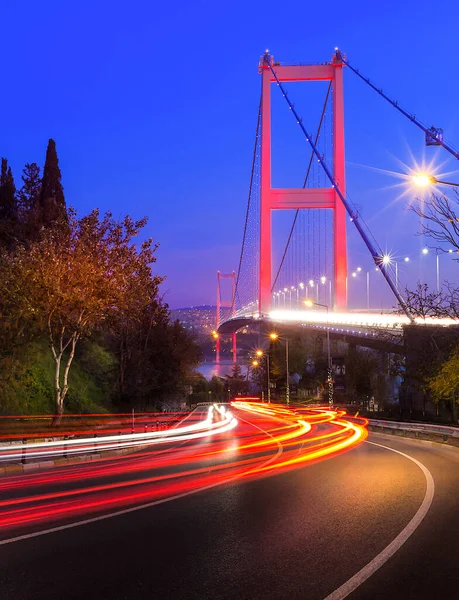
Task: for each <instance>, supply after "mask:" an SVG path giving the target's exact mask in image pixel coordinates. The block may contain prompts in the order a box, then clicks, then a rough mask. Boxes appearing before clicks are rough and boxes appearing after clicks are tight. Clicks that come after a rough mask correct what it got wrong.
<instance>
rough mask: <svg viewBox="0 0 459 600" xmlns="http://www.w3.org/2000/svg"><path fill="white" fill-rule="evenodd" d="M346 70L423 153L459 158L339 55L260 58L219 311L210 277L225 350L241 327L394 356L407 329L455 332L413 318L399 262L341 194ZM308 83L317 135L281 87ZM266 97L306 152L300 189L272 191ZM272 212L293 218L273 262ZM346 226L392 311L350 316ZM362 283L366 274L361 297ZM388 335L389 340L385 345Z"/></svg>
mask: <svg viewBox="0 0 459 600" xmlns="http://www.w3.org/2000/svg"><path fill="white" fill-rule="evenodd" d="M345 68H347V70H348V71H350V72H351V73H353V74H354V75H355V76H356V77H358V78H359V79H360V80H362V81H363V82H364V84H365V85H367V86H369V87H370V88H371V89H372V90H374V91H375V92H376V93H377V94H378V95H379V96H380V97H381V98H383V99H384V100H385V101H386V102H388V103H389V104H390V105H391V106H392V107H393V108H394V110H396V111H398V112H399V113H401V114H402V115H403V116H404V117H406V119H408V120H409V121H410V122H411V123H412V124H413V125H414V126H415V127H417V128H419V129H420V130H421V131H422V132H423V133H424V135H425V142H426V145H427V146H439V147H442V148H443V149H444V150H445V151H446V152H448V153H449V154H450V155H452V156H453V157H454V158H456V159H459V152H458V151H457V150H456V149H455V148H454V146H453V145H452V144H450V143H449V142H448V141H447V140H446V139H445V137H444V135H443V130H442V129H441V128H438V127H433V126H431V127H428V126H427V125H425V124H424V123H422V122H421V121H420V120H418V119H417V117H416V116H415V115H414V114H412V113H410V112H409V111H408V110H406V109H405V108H403V107H402V106H401V105H400V104H399V103H398V102H397V101H396V100H393V99H392V98H391V97H390V96H389V95H387V94H386V93H385V92H384V91H383V90H382V89H381V88H378V87H377V86H376V85H375V84H374V83H373V82H372V81H371V80H370V79H369V78H367V77H365V76H364V75H362V74H361V73H360V71H359V70H358V69H357V68H355V67H354V66H353V65H352V64H350V62H349V61H348V60H347V57H346V56H345V55H344V54H343V53H342V52H341V51H340V50H339V49H337V48H335V51H334V53H333V56H332V59H331V61H330V62H327V63H323V64H311V65H303V64H301V65H284V64H281V63H279V62H277V61H276V60H275V59H274V57H273V56H272V55H271V54H270V53H269V51H266V52H265V53H264V54H263V56H262V57H261V58H260V61H259V65H258V72H259V75H260V76H261V80H262V91H261V98H260V102H259V106H258V116H257V126H256V133H255V142H254V147H253V158H252V166H251V176H250V185H249V193H248V200H247V209H246V217H245V223H244V233H243V240H242V247H241V252H240V258H239V265H238V269H237V273H236V274H235V275H234V274H233V275H231V277H232V278H233V279H232V284H233V285H232V299H231V302H229V303H228V304H227V308H226V310H222V309H221V307H222V302H221V291H220V279H218V294H217V295H218V310H217V331H218V334H219V335H225V334H232V335H233V345H234V334H235V332H236V331H237V330H238V329H240V328H241V327H244V326H248V325H252V324H265V325H266V326H267V327H270V326H271V327H272V326H278V325H281V324H282V325H283V326H285V327H298V326H302V327H308V328H319V329H324V330H328V331H329V333H330V334H331V335H335V336H343V335H345V336H346V337H349V336H350V337H351V338H355V339H356V340H358V341H359V343H361V344H362V345H367V346H370V347H371V346H372V345H374V344H375V343H377V344H381V343H383V344H385V346H386V347H387V348H388V349H389V350H395V351H397V347H398V348H400V340H401V339H402V338H403V331H404V328H405V327H406V326H407V325H413V324H419V325H435V326H437V327H438V326H440V327H449V326H454V325H456V321H454V320H452V319H428V318H420V317H418V316H416V315H414V314H412V313H411V311H410V309H409V307H408V306H407V303H406V301H405V298H404V295H403V293H402V291H401V289H400V285H399V281H398V265H397V264H396V263H394V261H392V260H391V257H390V256H388V255H387V253H385V252H384V251H383V250H382V248H381V246H380V244H379V243H378V241H377V239H376V237H375V236H374V235H373V234H372V232H371V231H370V229H369V227H368V226H367V224H366V223H365V221H364V219H363V217H362V215H361V214H360V213H359V210H358V209H357V207H356V206H355V204H354V203H353V202H352V201H351V200H350V198H349V196H348V194H347V192H346V167H345V143H344V86H343V71H344V69H345ZM311 81H321V82H325V84H326V90H325V96H324V99H323V107H322V111H321V114H320V119H319V121H318V125H317V127H316V129H315V131H313V130H312V129H310V124H309V123H307V122H306V121H307V119H305V120H303V116H302V115H300V114H299V111H298V110H297V109H296V108H295V105H294V103H293V97H294V92H292V91H291V88H292V87H293V86H290V85H288V89H287V86H286V84H290V83H295V82H311ZM274 94H280V96H281V97H282V98H283V100H284V101H285V108H286V110H287V111H289V112H290V114H291V118H292V120H293V121H294V122H295V123H296V126H297V127H298V128H299V130H300V133H301V135H302V136H303V138H304V142H305V143H306V145H307V147H308V148H309V152H310V153H309V159H308V162H307V165H306V170H305V176H304V182H303V185H302V187H299V188H276V187H273V186H272V144H271V135H272V134H271V128H272V123H271V119H272V116H271V112H272V107H271V103H272V96H273V95H274ZM275 211H290V214H291V215H292V218H291V223H290V227H289V229H288V232H287V235H286V243H285V248H284V250H283V252H282V254H281V256H280V260H278V264H274V257H273V230H272V218H273V213H274V212H275ZM347 227H354V228H355V229H356V231H357V232H358V235H359V237H360V239H361V241H362V242H363V244H364V247H365V248H366V251H367V252H368V254H369V256H370V257H371V261H372V263H373V264H374V269H375V270H377V271H378V272H380V273H381V275H382V277H383V278H384V280H385V284H386V285H387V286H388V288H389V290H390V292H391V294H392V297H393V301H394V304H395V306H396V310H395V311H392V313H384V312H383V311H378V312H377V313H376V312H374V311H370V310H368V309H369V301H368V302H367V310H362V311H359V312H358V313H357V312H353V311H349V310H348V282H349V272H348V261H347ZM352 275H353V276H355V275H356V273H352ZM219 277H220V275H219ZM228 277H230V276H228ZM368 277H369V274H368V273H367V297H368V296H369V289H368V287H369V284H368ZM437 279H438V255H437ZM308 299H309V300H308ZM305 301H306V304H309V307H307V306H306V305H305ZM324 309H325V310H324ZM388 331H389V332H390V333H391V334H393V335H392V338H391V340H389V341H388V336H387V333H388ZM379 347H381V346H379ZM233 357H235V354H234V355H233Z"/></svg>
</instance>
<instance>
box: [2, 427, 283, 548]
mask: <svg viewBox="0 0 459 600" xmlns="http://www.w3.org/2000/svg"><path fill="white" fill-rule="evenodd" d="M240 420H241V421H244V419H240ZM245 422H246V423H248V424H249V425H251V426H252V427H255V428H256V429H259V430H260V431H262V432H263V433H265V434H266V435H269V437H272V438H273V439H275V438H274V437H273V436H272V435H271V434H270V433H268V432H267V431H265V430H264V429H262V428H261V427H258V425H254V424H253V423H250V421H245ZM276 443H277V445H278V449H277V453H276V454H275V455H274V456H271V457H270V458H269V459H268V460H266V461H264V462H263V463H262V464H261V466H260V465H257V466H256V467H253V469H250V470H249V471H246V472H245V473H241V475H236V476H235V477H231V478H230V479H225V480H223V481H217V482H216V483H211V484H210V485H205V486H203V487H200V488H198V489H196V490H190V491H188V492H183V493H182V494H176V495H175V496H170V497H168V498H162V499H161V500H155V501H154V502H149V503H148V504H141V505H139V506H132V507H131V508H125V509H123V510H118V511H116V512H113V513H110V514H108V515H100V516H98V517H91V518H90V519H84V520H83V521H77V522H76V523H68V524H67V525H60V526H59V527H51V528H50V529H43V530H42V531H36V532H34V533H27V534H25V535H19V536H17V537H14V538H9V539H6V540H0V546H6V545H7V544H13V543H15V542H21V541H23V540H28V539H31V538H35V537H40V536H42V535H47V534H49V533H56V532H58V531H65V530H66V529H73V528H74V527H80V526H81V525H89V524H90V523H97V521H105V520H106V519H111V518H112V517H119V516H121V515H127V514H129V513H132V512H136V511H138V510H142V509H144V508H151V507H152V506H157V505H159V504H166V502H172V501H173V500H179V499H180V498H186V497H187V496H192V495H193V494H198V493H199V492H204V491H206V490H210V489H212V488H216V487H218V486H220V485H224V484H227V483H231V482H233V481H236V480H237V479H240V477H241V476H243V475H244V476H245V475H247V474H249V473H251V472H252V471H255V470H257V469H259V468H263V467H267V466H268V465H269V464H270V463H271V462H272V461H273V460H276V458H278V457H279V456H280V455H281V454H282V451H283V448H282V445H281V444H280V443H279V442H277V440H276Z"/></svg>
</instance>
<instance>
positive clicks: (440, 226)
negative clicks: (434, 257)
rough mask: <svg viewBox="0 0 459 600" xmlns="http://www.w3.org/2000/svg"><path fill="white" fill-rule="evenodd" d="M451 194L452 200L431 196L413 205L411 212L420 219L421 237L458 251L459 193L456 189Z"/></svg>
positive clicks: (442, 196) (445, 197) (443, 196)
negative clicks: (452, 195)
mask: <svg viewBox="0 0 459 600" xmlns="http://www.w3.org/2000/svg"><path fill="white" fill-rule="evenodd" d="M453 193H454V197H453V199H450V198H448V197H447V196H445V195H444V194H443V195H441V196H438V195H436V194H431V196H430V198H428V199H427V200H424V201H422V202H418V203H416V204H413V205H412V206H411V210H412V211H413V212H414V213H415V214H416V215H418V217H420V220H421V234H422V235H425V236H427V237H429V238H431V239H433V240H434V241H435V242H436V243H437V244H440V245H441V244H444V245H446V246H447V247H450V246H453V247H454V248H456V250H458V251H459V216H458V212H457V211H458V209H459V193H458V191H457V189H454V190H453ZM440 250H441V249H440Z"/></svg>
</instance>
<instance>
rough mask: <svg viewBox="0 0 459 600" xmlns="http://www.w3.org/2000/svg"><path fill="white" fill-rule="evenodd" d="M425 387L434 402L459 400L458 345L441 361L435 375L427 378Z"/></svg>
mask: <svg viewBox="0 0 459 600" xmlns="http://www.w3.org/2000/svg"><path fill="white" fill-rule="evenodd" d="M427 387H428V390H429V391H430V392H431V394H432V399H433V400H434V402H439V401H440V400H446V401H448V402H455V403H457V402H458V401H459V347H456V348H455V350H454V351H453V352H452V354H451V355H450V357H449V358H448V359H447V360H446V361H445V362H443V364H442V365H441V366H440V368H439V369H438V371H437V373H436V375H434V376H433V377H431V378H430V379H428V381H427Z"/></svg>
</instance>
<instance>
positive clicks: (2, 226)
mask: <svg viewBox="0 0 459 600" xmlns="http://www.w3.org/2000/svg"><path fill="white" fill-rule="evenodd" d="M17 225H18V204H17V199H16V186H15V185H14V178H13V173H12V171H11V167H9V166H8V161H7V160H6V158H2V166H1V172H0V243H1V245H2V247H3V248H7V249H11V248H12V247H13V246H14V243H15V240H16V237H17Z"/></svg>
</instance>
